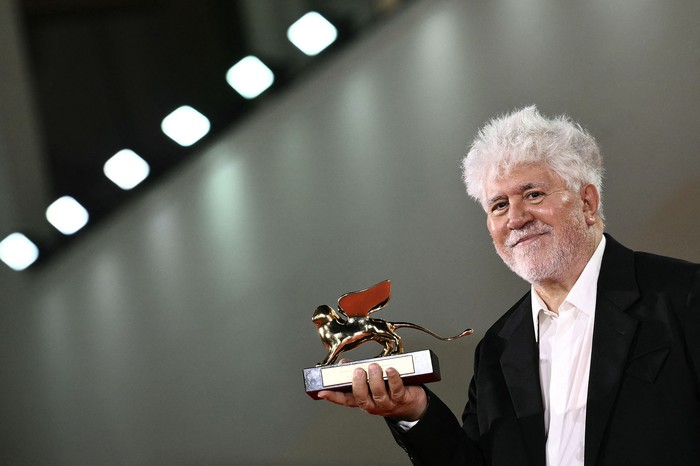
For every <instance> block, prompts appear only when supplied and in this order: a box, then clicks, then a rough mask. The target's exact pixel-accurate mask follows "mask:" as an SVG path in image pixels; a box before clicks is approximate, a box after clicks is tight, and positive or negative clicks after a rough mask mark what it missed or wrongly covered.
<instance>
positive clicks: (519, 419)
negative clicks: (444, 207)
mask: <svg viewBox="0 0 700 466" xmlns="http://www.w3.org/2000/svg"><path fill="white" fill-rule="evenodd" d="M463 169H464V179H465V182H466V185H467V191H468V193H469V194H470V195H471V196H472V197H474V198H475V199H477V200H478V201H479V202H480V203H481V205H482V206H483V207H484V209H485V211H486V215H487V226H488V230H489V233H490V234H491V237H492V239H493V243H494V246H495V248H496V251H497V252H498V254H499V255H500V257H501V258H502V259H503V261H504V262H505V263H506V264H507V265H508V266H509V267H510V268H511V269H512V270H513V271H514V272H515V273H517V274H518V275H519V276H521V277H522V278H523V279H525V280H526V281H528V282H529V283H530V284H531V290H530V292H529V293H528V294H527V295H525V296H524V297H523V298H522V299H521V300H520V301H518V302H517V303H516V304H515V305H514V306H513V307H512V308H511V309H510V310H509V311H508V312H506V313H505V314H504V315H503V316H502V317H501V318H500V319H499V320H498V321H497V322H496V323H495V324H494V325H493V326H492V327H491V328H490V329H489V330H488V331H487V332H486V334H485V336H484V337H483V339H482V341H481V342H480V343H479V345H478V347H477V350H476V356H475V363H474V376H473V378H472V380H471V383H470V385H469V398H468V402H467V405H466V407H465V409H464V412H463V415H462V421H463V425H462V426H460V425H459V423H458V421H457V419H456V418H455V417H454V415H453V414H452V413H451V411H450V410H449V409H448V408H447V407H446V406H445V405H444V404H443V403H442V402H441V401H440V400H439V398H437V397H436V396H435V395H434V394H432V393H431V392H430V391H429V390H428V389H427V388H426V387H421V386H404V385H403V383H402V381H401V378H400V377H399V376H398V373H397V372H396V371H395V370H392V369H387V371H386V373H387V377H388V383H386V384H385V382H384V379H383V377H382V373H381V369H380V368H379V367H378V366H377V365H376V364H373V365H370V367H369V370H368V371H369V374H366V373H365V372H364V371H362V370H361V369H360V370H357V371H356V373H355V374H354V379H353V387H352V393H339V392H330V391H324V392H321V393H320V394H319V396H320V397H321V398H324V399H326V400H329V401H331V402H333V403H337V404H341V405H346V406H353V407H359V408H361V409H364V410H365V411H367V412H369V413H371V414H376V415H380V416H383V417H385V418H386V419H387V422H388V424H389V426H390V428H391V430H392V433H393V434H394V437H395V438H396V440H397V442H398V443H399V444H400V445H401V446H402V447H403V448H404V449H405V450H406V451H407V452H408V454H409V456H410V457H411V460H412V461H413V462H414V464H436V465H450V464H465V465H503V466H518V465H533V466H545V465H546V466H578V465H581V466H593V465H596V466H598V465H600V466H603V465H605V466H620V465H630V466H640V465H641V466H645V465H655V466H656V465H660V464H664V465H684V466H686V465H687V466H691V465H700V382H699V379H700V266H699V265H697V264H691V263H688V262H684V261H680V260H675V259H670V258H664V257H660V256H655V255H651V254H646V253H638V252H633V251H631V250H629V249H627V248H625V247H624V246H622V245H621V244H619V243H618V242H616V241H615V240H614V239H613V238H612V237H610V236H609V235H607V234H605V235H604V234H603V230H604V216H603V213H602V209H601V192H602V191H601V190H602V170H603V169H602V159H601V156H600V151H599V149H598V146H597V144H596V143H595V141H594V139H593V138H592V137H591V136H590V135H588V134H587V133H586V132H585V131H584V130H582V129H581V128H580V127H579V126H578V125H576V124H574V123H573V122H571V121H570V120H569V119H568V118H566V117H558V118H553V119H548V118H545V117H543V116H541V115H540V114H539V113H538V111H537V109H536V108H535V107H527V108H524V109H522V110H519V111H516V112H514V113H512V114H510V115H506V116H504V117H502V118H497V119H494V120H492V121H491V122H489V123H488V124H487V125H486V126H485V127H484V128H483V129H482V130H481V132H480V133H479V135H478V136H477V138H476V140H475V141H474V143H473V144H472V147H471V150H470V151H469V153H468V154H467V157H466V158H465V159H464V162H463ZM368 379H369V380H368Z"/></svg>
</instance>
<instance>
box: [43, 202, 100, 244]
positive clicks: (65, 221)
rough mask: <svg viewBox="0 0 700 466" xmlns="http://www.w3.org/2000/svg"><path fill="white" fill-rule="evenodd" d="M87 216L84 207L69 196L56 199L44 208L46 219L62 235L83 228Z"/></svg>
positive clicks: (70, 233)
mask: <svg viewBox="0 0 700 466" xmlns="http://www.w3.org/2000/svg"><path fill="white" fill-rule="evenodd" d="M89 218H90V215H88V211H87V210H85V207H83V206H82V205H80V203H79V202H78V201H76V200H75V199H73V198H72V197H70V196H63V197H61V198H59V199H56V200H55V201H54V202H53V203H52V204H51V205H50V206H49V208H48V209H46V219H47V220H48V221H49V223H50V224H51V225H53V226H54V227H55V228H56V229H57V230H58V231H60V232H61V233H63V234H64V235H72V234H73V233H75V232H76V231H78V230H80V229H81V228H83V227H84V226H85V224H87V222H88V219H89Z"/></svg>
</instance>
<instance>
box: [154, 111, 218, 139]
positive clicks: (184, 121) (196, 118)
mask: <svg viewBox="0 0 700 466" xmlns="http://www.w3.org/2000/svg"><path fill="white" fill-rule="evenodd" d="M160 127H161V129H162V130H163V132H164V133H165V134H166V136H168V137H169V138H170V139H172V140H173V141H175V142H177V143H178V144H180V145H181V146H185V147H187V146H191V145H192V144H194V143H195V142H197V141H199V140H200V139H202V138H203V137H204V136H205V135H206V134H207V133H208V132H209V129H211V124H210V123H209V119H208V118H207V117H205V116H204V115H202V114H201V113H199V112H198V111H197V110H195V109H193V108H192V107H190V106H188V105H183V106H182V107H180V108H178V109H176V110H175V111H173V112H172V113H171V114H170V115H168V116H166V117H165V118H163V122H162V123H161V125H160Z"/></svg>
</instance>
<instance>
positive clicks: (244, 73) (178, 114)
mask: <svg viewBox="0 0 700 466" xmlns="http://www.w3.org/2000/svg"><path fill="white" fill-rule="evenodd" d="M337 36H338V31H337V29H336V28H335V26H333V24H331V23H330V22H329V21H328V20H327V19H325V18H324V17H323V16H321V15H320V14H319V13H317V12H309V13H307V14H305V15H304V16H302V17H301V18H300V19H298V20H297V21H296V22H295V23H294V24H292V25H291V26H290V27H289V29H288V30H287V38H288V39H289V41H290V42H291V43H292V44H294V45H295V46H296V47H297V48H298V49H299V50H301V51H302V52H303V53H304V54H306V55H308V56H314V55H317V54H319V53H320V52H322V51H323V50H324V49H325V48H326V47H328V46H329V45H331V44H332V43H333V42H335V40H336V38H337ZM274 79H275V76H274V74H273V72H272V70H270V68H269V67H267V65H265V64H264V63H263V62H262V61H261V60H260V59H259V58H257V57H255V56H252V55H250V56H247V57H245V58H243V59H242V60H240V61H239V62H238V63H236V64H235V65H233V66H232V67H231V68H230V69H229V70H228V71H227V72H226V82H227V83H228V84H229V85H230V86H231V87H232V88H233V89H234V90H235V91H236V92H238V93H239V94H240V95H241V96H243V97H244V98H246V99H254V98H256V97H257V96H259V95H260V94H262V93H263V92H265V90H266V89H268V88H269V87H270V86H272V84H273V82H274ZM210 128H211V124H210V122H209V119H208V118H207V117H206V116H204V115H202V114H201V113H200V112H198V111H197V110H195V109H194V108H192V107H190V106H187V105H185V106H182V107H180V108H178V109H176V110H175V111H173V112H172V113H170V114H169V115H168V116H166V117H165V118H164V119H163V121H162V123H161V130H162V131H163V133H165V135H166V136H168V137H169V138H171V139H172V140H173V141H175V142H176V143H178V144H180V145H181V146H183V147H189V146H191V145H193V144H194V143H196V142H197V141H199V140H200V139H201V138H203V137H204V136H205V135H206V134H207V133H209V130H210ZM103 171H104V174H105V176H106V177H107V178H108V179H109V180H111V181H112V182H113V183H114V184H116V185H117V186H119V187H120V188H121V189H124V190H129V189H132V188H134V187H135V186H137V185H138V184H139V183H141V182H142V181H143V180H145V179H146V178H147V177H148V175H149V173H150V167H149V165H148V162H146V161H145V160H144V159H143V158H141V157H140V156H139V155H138V154H136V153H135V152H134V151H132V150H130V149H123V150H121V151H119V152H117V153H116V154H114V155H113V156H112V157H111V158H110V159H109V160H107V162H105V164H104V167H103ZM89 218H90V215H89V213H88V211H87V210H86V209H85V207H83V206H82V205H81V204H80V203H79V202H78V201H77V200H75V199H74V198H73V197H71V196H63V197H61V198H59V199H57V200H56V201H54V202H53V203H52V204H51V205H50V206H49V207H48V208H47V209H46V219H47V220H48V221H49V223H50V224H51V225H53V226H54V227H55V228H56V229H57V230H58V231H60V232H61V233H63V234H64V235H72V234H74V233H76V232H77V231H78V230H80V229H81V228H83V227H84V226H85V225H86V224H87V222H88V220H89ZM38 258H39V248H38V247H37V246H36V244H34V243H33V242H32V241H31V240H30V239H29V238H28V237H27V236H26V235H24V234H22V233H19V232H15V233H12V234H10V235H9V236H7V237H6V238H5V239H3V240H2V241H0V260H2V261H3V262H4V263H5V264H7V265H8V266H9V267H10V268H11V269H13V270H17V271H20V270H24V269H26V268H27V267H29V266H30V265H32V264H33V263H34V262H35V261H36V260H37V259H38Z"/></svg>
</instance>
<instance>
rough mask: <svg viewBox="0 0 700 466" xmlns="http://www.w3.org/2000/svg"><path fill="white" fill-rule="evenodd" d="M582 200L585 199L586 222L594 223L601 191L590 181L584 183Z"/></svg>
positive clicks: (584, 212)
mask: <svg viewBox="0 0 700 466" xmlns="http://www.w3.org/2000/svg"><path fill="white" fill-rule="evenodd" d="M581 201H583V214H584V215H585V217H586V223H587V224H589V225H593V224H594V223H595V220H596V214H597V213H598V207H599V205H600V193H598V188H596V187H595V186H594V185H592V184H590V183H589V184H587V185H584V186H583V187H582V188H581Z"/></svg>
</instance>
